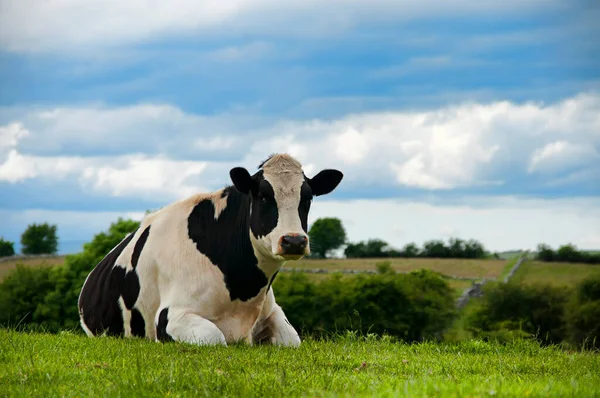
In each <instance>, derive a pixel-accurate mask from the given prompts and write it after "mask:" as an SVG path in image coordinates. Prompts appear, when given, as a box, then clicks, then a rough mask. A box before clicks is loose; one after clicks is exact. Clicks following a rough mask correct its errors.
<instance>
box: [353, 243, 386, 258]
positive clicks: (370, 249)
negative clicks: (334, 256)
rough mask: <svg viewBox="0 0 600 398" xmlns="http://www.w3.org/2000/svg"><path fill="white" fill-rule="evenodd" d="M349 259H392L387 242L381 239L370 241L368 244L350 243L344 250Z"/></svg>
mask: <svg viewBox="0 0 600 398" xmlns="http://www.w3.org/2000/svg"><path fill="white" fill-rule="evenodd" d="M344 255H345V256H346V257H348V258H380V257H391V256H390V252H389V247H388V244H387V242H384V241H383V240H381V239H369V240H368V241H366V242H358V243H350V244H348V246H346V249H344Z"/></svg>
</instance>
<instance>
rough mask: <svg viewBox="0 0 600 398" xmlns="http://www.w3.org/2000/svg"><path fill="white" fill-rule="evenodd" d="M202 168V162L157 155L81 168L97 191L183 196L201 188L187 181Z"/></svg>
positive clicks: (170, 196) (114, 194) (115, 194)
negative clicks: (176, 159) (121, 163)
mask: <svg viewBox="0 0 600 398" xmlns="http://www.w3.org/2000/svg"><path fill="white" fill-rule="evenodd" d="M205 168H206V163H204V162H190V161H187V162H185V161H180V162H178V161H172V160H168V159H161V158H146V157H144V156H135V157H131V158H129V159H127V161H126V163H125V165H124V166H123V167H114V166H98V167H94V166H88V167H86V168H85V169H84V170H83V174H82V179H83V181H84V184H88V183H89V184H91V185H92V187H93V188H94V189H95V190H97V191H100V192H106V193H108V194H110V195H112V196H135V195H138V194H143V195H145V196H151V195H156V194H159V195H162V196H163V197H168V198H183V197H186V196H189V195H192V194H194V193H196V192H202V191H203V190H205V188H203V187H202V186H200V185H194V184H190V182H189V179H190V178H193V177H198V176H200V175H201V174H202V172H203V171H204V170H205Z"/></svg>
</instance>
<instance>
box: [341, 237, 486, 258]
mask: <svg viewBox="0 0 600 398" xmlns="http://www.w3.org/2000/svg"><path fill="white" fill-rule="evenodd" d="M344 254H345V255H346V257H348V258H379V257H407V258H414V257H426V258H485V257H486V251H485V248H484V247H483V245H482V244H481V243H480V242H478V241H476V240H474V239H470V240H468V241H464V240H462V239H458V238H450V239H449V241H448V245H446V244H445V243H444V242H443V241H441V240H430V241H427V242H425V243H424V244H423V249H419V247H418V246H417V245H416V244H415V243H408V244H407V245H405V246H404V247H403V248H402V250H396V249H394V248H392V247H390V246H389V245H388V243H387V242H385V241H383V240H381V239H370V240H367V241H366V242H357V243H350V244H348V246H346V249H345V251H344Z"/></svg>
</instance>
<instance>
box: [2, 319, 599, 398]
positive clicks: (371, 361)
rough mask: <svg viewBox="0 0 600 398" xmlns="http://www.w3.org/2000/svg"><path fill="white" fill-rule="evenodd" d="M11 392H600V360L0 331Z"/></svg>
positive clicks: (505, 349)
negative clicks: (213, 344) (198, 343)
mask: <svg viewBox="0 0 600 398" xmlns="http://www.w3.org/2000/svg"><path fill="white" fill-rule="evenodd" d="M0 384H1V385H2V395H5V396H40V397H42V396H43V397H50V396H64V397H75V396H76V397H87V396H93V397H98V396H123V397H129V396H136V397H142V396H143V397H155V396H156V397H159V396H160V397H163V396H219V397H221V396H244V397H246V396H248V397H253V396H269V397H298V396H343V397H356V396H378V397H383V396H419V397H456V396H468V397H472V396H490V395H496V396H515V397H516V396H539V397H547V396H567V395H568V396H581V397H594V396H600V390H598V386H599V385H600V358H599V357H598V355H597V354H592V353H585V352H583V353H569V352H564V351H561V350H559V349H557V348H540V347H539V346H538V345H536V344H534V343H532V342H526V341H520V342H515V343H509V344H506V345H498V344H492V343H483V342H480V341H470V342H465V343H461V344H455V345H449V344H434V343H421V344H412V345H408V344H400V343H393V342H390V341H387V340H385V339H384V340H370V341H366V340H365V339H357V338H350V337H345V338H344V337H339V338H338V339H337V340H335V341H332V342H317V341H305V342H304V343H303V344H302V345H301V346H300V347H299V348H297V349H289V348H288V349H285V348H277V347H269V346H262V347H257V346H255V347H249V346H243V345H237V346H230V347H197V346H193V345H188V344H183V343H167V344H161V343H155V342H150V341H145V340H140V339H135V340H130V339H129V340H125V339H112V338H96V339H90V338H87V337H83V336H81V335H73V334H67V333H63V334H61V335H44V334H28V333H17V332H12V331H6V330H2V329H0Z"/></svg>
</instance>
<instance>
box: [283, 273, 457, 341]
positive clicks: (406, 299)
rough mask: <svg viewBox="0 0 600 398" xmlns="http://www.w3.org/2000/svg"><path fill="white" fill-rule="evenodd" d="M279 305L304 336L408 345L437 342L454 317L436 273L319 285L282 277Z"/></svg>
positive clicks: (449, 291)
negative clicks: (390, 339)
mask: <svg viewBox="0 0 600 398" xmlns="http://www.w3.org/2000/svg"><path fill="white" fill-rule="evenodd" d="M273 289H274V293H275V297H276V299H277V302H278V303H279V304H280V305H281V306H282V308H283V309H284V311H285V312H286V315H287V317H288V318H289V320H290V322H291V323H292V324H293V325H294V326H296V327H297V328H298V329H299V330H300V333H301V334H303V335H311V336H326V335H328V334H332V333H337V332H344V331H356V332H360V333H362V334H365V335H366V334H367V333H375V334H378V335H383V334H387V335H391V336H395V337H397V338H400V339H402V340H405V341H421V340H424V339H428V338H436V337H439V336H440V333H441V332H442V331H443V330H444V329H445V328H446V327H447V326H448V325H449V324H450V322H451V321H452V320H453V318H454V317H455V307H454V299H453V292H452V289H451V288H450V287H449V286H448V284H447V283H446V282H445V281H444V280H443V279H442V278H441V276H440V275H439V274H437V273H434V272H432V271H427V270H422V271H419V272H414V273H411V274H406V275H402V274H400V275H398V274H395V273H383V274H376V275H357V276H352V277H342V275H341V274H334V275H333V276H332V277H330V278H327V279H326V280H324V281H322V282H319V283H315V282H312V281H311V280H310V279H309V278H308V277H307V276H306V274H303V273H292V274H288V275H286V274H283V275H280V276H278V278H277V279H276V281H275V283H274V285H273Z"/></svg>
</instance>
